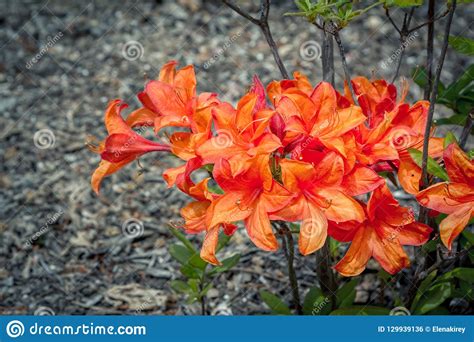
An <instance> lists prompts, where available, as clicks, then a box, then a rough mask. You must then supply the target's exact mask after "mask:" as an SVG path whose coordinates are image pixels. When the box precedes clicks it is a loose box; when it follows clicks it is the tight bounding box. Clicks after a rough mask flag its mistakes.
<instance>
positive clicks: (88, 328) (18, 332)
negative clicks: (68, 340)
mask: <svg viewBox="0 0 474 342" xmlns="http://www.w3.org/2000/svg"><path fill="white" fill-rule="evenodd" d="M5 330H6V333H7V335H8V336H9V337H11V338H17V337H20V336H23V335H24V334H25V332H27V334H29V335H65V336H68V335H71V336H77V335H88V336H90V335H146V334H147V331H146V326H144V325H120V326H113V325H95V324H94V323H93V322H91V323H88V324H84V323H83V324H75V325H42V324H38V323H34V324H31V326H29V328H28V329H25V326H24V324H23V323H22V322H20V321H19V320H13V321H10V322H8V324H7V326H6V327H5Z"/></svg>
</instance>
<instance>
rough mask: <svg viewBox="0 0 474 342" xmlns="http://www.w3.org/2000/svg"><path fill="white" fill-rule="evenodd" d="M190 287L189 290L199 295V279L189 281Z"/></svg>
mask: <svg viewBox="0 0 474 342" xmlns="http://www.w3.org/2000/svg"><path fill="white" fill-rule="evenodd" d="M188 285H189V288H190V289H191V290H192V291H193V292H194V293H199V285H200V280H199V279H189V280H188Z"/></svg>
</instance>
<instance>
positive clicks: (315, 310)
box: [311, 297, 329, 316]
mask: <svg viewBox="0 0 474 342" xmlns="http://www.w3.org/2000/svg"><path fill="white" fill-rule="evenodd" d="M328 304H329V298H328V297H324V299H323V300H322V301H316V302H315V303H314V304H313V310H311V314H312V315H313V316H315V315H319V313H320V312H321V310H322V309H324V307H325V306H326V305H328Z"/></svg>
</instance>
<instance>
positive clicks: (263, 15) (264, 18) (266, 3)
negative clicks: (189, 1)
mask: <svg viewBox="0 0 474 342" xmlns="http://www.w3.org/2000/svg"><path fill="white" fill-rule="evenodd" d="M222 2H223V3H224V4H226V5H227V6H228V7H229V8H231V9H232V10H234V11H235V12H236V13H238V14H240V15H241V16H242V17H244V18H245V19H247V20H249V21H250V22H251V23H253V24H255V25H257V26H258V27H260V29H261V30H262V33H263V35H264V36H265V39H266V41H267V43H268V45H269V46H270V50H271V51H272V55H273V58H274V59H275V62H276V64H277V66H278V69H280V73H281V75H282V76H283V78H285V79H289V78H290V76H289V74H288V71H287V70H286V68H285V65H284V64H283V61H282V59H281V57H280V54H279V53H278V47H277V45H276V43H275V40H274V39H273V36H272V32H271V30H270V26H269V24H268V16H269V14H270V0H261V2H260V18H259V19H257V18H254V17H253V16H251V15H250V14H248V13H245V12H244V11H243V10H242V9H241V8H240V7H239V6H237V5H235V4H234V3H232V2H231V1H228V0H222Z"/></svg>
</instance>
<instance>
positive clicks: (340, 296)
mask: <svg viewBox="0 0 474 342" xmlns="http://www.w3.org/2000/svg"><path fill="white" fill-rule="evenodd" d="M358 284H359V279H357V278H353V279H351V280H350V281H348V282H347V283H345V284H344V285H343V286H342V287H341V288H340V289H339V290H337V292H336V298H337V300H336V305H337V307H338V308H346V307H350V306H351V305H352V304H353V303H354V299H355V296H356V291H355V288H356V286H357V285H358Z"/></svg>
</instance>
